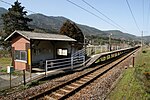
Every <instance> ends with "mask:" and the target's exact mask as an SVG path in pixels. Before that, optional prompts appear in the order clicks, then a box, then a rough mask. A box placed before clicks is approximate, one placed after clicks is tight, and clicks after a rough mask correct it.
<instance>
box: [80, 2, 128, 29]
mask: <svg viewBox="0 0 150 100" xmlns="http://www.w3.org/2000/svg"><path fill="white" fill-rule="evenodd" d="M82 1H83V2H84V3H85V4H87V5H88V6H90V7H91V8H92V9H94V10H95V11H97V12H98V13H100V14H101V15H103V16H104V17H105V18H107V19H108V20H110V21H111V22H112V23H114V24H115V25H117V26H118V27H120V28H121V29H123V30H125V31H127V30H126V29H124V28H123V27H122V26H120V25H119V24H117V23H116V22H115V21H113V20H112V19H111V18H109V17H108V16H106V15H105V14H104V13H102V12H101V11H99V10H98V9H96V8H95V7H93V6H92V5H91V4H89V3H88V2H86V1H85V0H82Z"/></svg>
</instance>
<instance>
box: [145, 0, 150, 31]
mask: <svg viewBox="0 0 150 100" xmlns="http://www.w3.org/2000/svg"><path fill="white" fill-rule="evenodd" d="M149 17H150V1H149V2H148V13H147V21H146V22H147V25H146V26H147V31H148V27H149Z"/></svg>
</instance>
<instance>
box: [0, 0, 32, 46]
mask: <svg viewBox="0 0 150 100" xmlns="http://www.w3.org/2000/svg"><path fill="white" fill-rule="evenodd" d="M26 14H27V11H24V7H22V6H21V3H19V2H18V0H17V1H16V2H14V5H12V7H11V8H9V9H8V12H7V13H5V14H3V15H2V19H3V25H4V28H3V29H4V33H5V34H3V36H2V38H3V40H4V39H5V38H6V37H7V36H8V35H10V34H11V33H12V32H13V31H14V30H23V31H31V30H32V29H30V28H29V26H28V22H30V21H32V19H29V18H27V17H26ZM3 45H5V46H6V47H8V46H9V43H7V42H3Z"/></svg>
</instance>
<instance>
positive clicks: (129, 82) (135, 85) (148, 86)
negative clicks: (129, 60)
mask: <svg viewBox="0 0 150 100" xmlns="http://www.w3.org/2000/svg"><path fill="white" fill-rule="evenodd" d="M108 99H110V100H150V48H145V49H144V50H143V52H140V53H138V55H137V56H136V57H135V67H132V68H128V69H126V70H125V72H124V74H123V77H122V79H121V80H120V82H119V83H118V84H117V86H116V87H115V89H114V90H113V91H112V92H111V93H110V94H109V96H108Z"/></svg>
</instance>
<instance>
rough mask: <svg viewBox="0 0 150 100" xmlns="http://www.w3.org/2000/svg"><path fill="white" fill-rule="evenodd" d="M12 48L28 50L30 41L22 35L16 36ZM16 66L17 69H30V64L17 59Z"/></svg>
mask: <svg viewBox="0 0 150 100" xmlns="http://www.w3.org/2000/svg"><path fill="white" fill-rule="evenodd" d="M12 48H13V50H26V51H27V50H28V49H29V48H30V41H29V40H27V39H26V38H24V37H22V36H17V37H16V38H13V39H12ZM13 54H14V53H13ZM14 67H15V69H18V70H24V69H25V70H28V69H29V66H28V64H27V63H25V62H20V61H15V60H14Z"/></svg>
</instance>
